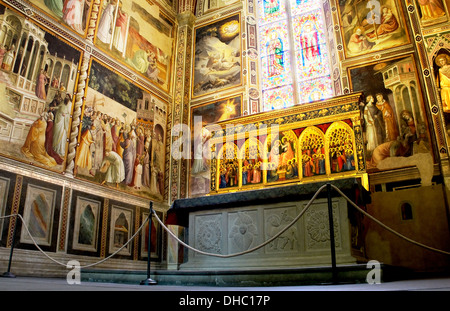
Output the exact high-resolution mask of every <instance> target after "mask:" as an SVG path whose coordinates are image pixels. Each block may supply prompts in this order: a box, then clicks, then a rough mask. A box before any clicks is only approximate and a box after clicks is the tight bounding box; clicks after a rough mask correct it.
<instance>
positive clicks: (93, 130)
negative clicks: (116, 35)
mask: <svg viewBox="0 0 450 311" xmlns="http://www.w3.org/2000/svg"><path fill="white" fill-rule="evenodd" d="M166 122H167V112H166V104H165V103H164V102H163V101H162V100H161V99H159V98H158V97H156V96H154V95H153V94H150V93H148V92H146V91H144V90H142V89H140V88H138V87H137V86H135V85H134V84H132V83H131V82H129V81H128V80H126V79H125V78H123V77H122V76H120V75H118V74H116V73H113V72H112V71H111V70H110V69H108V68H107V67H104V66H103V65H101V64H100V63H98V62H96V61H93V62H92V64H91V68H90V77H89V85H88V88H87V92H86V101H85V105H84V109H83V115H82V126H81V129H80V135H79V147H78V150H77V157H76V160H75V163H76V176H77V177H79V178H82V179H86V180H89V181H93V182H95V183H99V184H101V185H104V186H107V187H112V188H114V189H117V190H125V191H128V192H131V193H133V194H137V195H140V196H146V197H152V198H155V199H161V198H162V195H163V192H164V170H165V167H164V165H165V148H164V146H165V142H164V140H165V137H166V135H165V132H166Z"/></svg>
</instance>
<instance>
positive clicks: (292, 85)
mask: <svg viewBox="0 0 450 311" xmlns="http://www.w3.org/2000/svg"><path fill="white" fill-rule="evenodd" d="M287 1H289V2H287ZM288 11H289V12H290V14H287V12H288ZM259 12H260V15H259V28H260V31H259V33H260V38H259V41H260V42H259V43H260V55H261V72H262V79H261V81H262V91H263V107H262V110H263V111H268V110H272V109H278V108H284V107H289V106H292V105H294V104H296V103H306V102H311V101H315V100H320V99H325V98H329V97H331V96H332V95H333V90H332V86H331V79H330V68H329V61H328V48H327V44H326V36H325V33H324V30H323V29H324V24H323V16H322V15H323V13H322V10H321V8H320V1H314V0H259ZM288 16H290V18H289V17H288ZM291 42H292V44H291Z"/></svg>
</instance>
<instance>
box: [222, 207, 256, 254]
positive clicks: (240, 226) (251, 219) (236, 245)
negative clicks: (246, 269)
mask: <svg viewBox="0 0 450 311" xmlns="http://www.w3.org/2000/svg"><path fill="white" fill-rule="evenodd" d="M257 215H258V214H257V212H256V211H243V212H237V213H230V214H229V220H228V221H229V223H230V228H229V229H228V231H229V233H228V240H229V253H237V252H242V251H246V250H248V249H250V248H251V247H253V246H255V244H256V243H257V239H258V224H257V222H256V219H257Z"/></svg>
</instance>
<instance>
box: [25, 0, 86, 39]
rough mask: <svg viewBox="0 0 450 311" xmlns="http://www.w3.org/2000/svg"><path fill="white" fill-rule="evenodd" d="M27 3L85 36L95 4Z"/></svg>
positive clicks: (80, 0)
mask: <svg viewBox="0 0 450 311" xmlns="http://www.w3.org/2000/svg"><path fill="white" fill-rule="evenodd" d="M26 2H28V3H30V4H31V5H32V6H34V7H36V8H37V9H38V10H40V11H42V12H44V13H45V14H46V15H48V16H50V17H52V18H53V19H54V20H55V21H56V22H57V23H59V24H61V25H64V26H65V27H67V28H69V29H70V30H71V31H74V32H76V33H77V34H78V35H81V36H84V35H85V33H86V29H87V25H88V21H89V17H90V12H91V8H92V4H93V2H92V1H88V0H64V1H61V0H28V1H26Z"/></svg>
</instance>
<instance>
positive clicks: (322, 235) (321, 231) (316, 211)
mask: <svg viewBox="0 0 450 311" xmlns="http://www.w3.org/2000/svg"><path fill="white" fill-rule="evenodd" d="M333 226H334V239H335V247H336V248H339V247H341V238H340V231H341V229H340V227H339V214H338V206H337V204H336V203H333ZM305 229H306V231H305V232H306V237H305V239H306V248H307V249H311V250H312V249H314V250H317V249H329V247H330V229H329V218H328V210H327V206H326V205H322V206H319V205H317V204H313V205H311V207H310V208H309V209H308V211H307V212H306V213H305Z"/></svg>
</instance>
